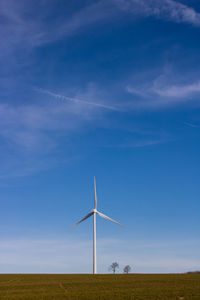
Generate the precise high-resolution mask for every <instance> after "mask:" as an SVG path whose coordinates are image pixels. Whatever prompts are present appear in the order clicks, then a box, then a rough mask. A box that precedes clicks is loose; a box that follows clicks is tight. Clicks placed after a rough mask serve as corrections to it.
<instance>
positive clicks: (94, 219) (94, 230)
mask: <svg viewBox="0 0 200 300" xmlns="http://www.w3.org/2000/svg"><path fill="white" fill-rule="evenodd" d="M91 211H92V212H91V213H89V214H88V215H87V216H85V217H84V218H83V219H82V220H80V221H79V222H78V223H76V224H75V225H74V226H73V227H72V228H71V229H73V228H74V227H76V226H77V225H79V224H80V223H81V222H83V221H85V220H86V219H88V218H89V217H91V216H92V215H93V274H96V273H97V257H96V214H98V215H99V216H100V217H102V218H104V219H107V220H109V221H111V222H114V223H116V224H118V225H120V226H123V225H121V224H120V223H118V222H117V221H115V220H113V219H111V218H109V217H107V216H106V215H104V214H102V213H100V212H99V211H98V210H97V193H96V182H95V177H94V209H91Z"/></svg>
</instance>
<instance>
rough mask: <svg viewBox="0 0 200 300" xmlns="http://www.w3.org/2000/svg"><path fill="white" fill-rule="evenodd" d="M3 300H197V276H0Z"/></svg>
mask: <svg viewBox="0 0 200 300" xmlns="http://www.w3.org/2000/svg"><path fill="white" fill-rule="evenodd" d="M0 299H2V300H22V299H23V300H25V299H26V300H33V299H34V300H64V299H77V300H78V299H80V300H83V299H85V300H86V299H94V300H95V299H96V300H97V299H98V300H103V299H127V300H128V299H134V300H190V299H192V300H200V274H168V275H159V274H158V275H138V274H136V275H134V274H130V275H95V276H93V275H0Z"/></svg>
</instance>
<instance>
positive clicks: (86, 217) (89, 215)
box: [71, 212, 93, 229]
mask: <svg viewBox="0 0 200 300" xmlns="http://www.w3.org/2000/svg"><path fill="white" fill-rule="evenodd" d="M92 215H93V212H91V213H89V214H88V215H87V216H85V217H84V218H83V219H82V220H80V221H79V222H78V223H76V224H75V225H74V226H73V227H72V228H71V229H73V228H74V227H76V226H77V225H79V224H80V223H81V222H83V221H85V220H86V219H88V218H89V217H91V216H92Z"/></svg>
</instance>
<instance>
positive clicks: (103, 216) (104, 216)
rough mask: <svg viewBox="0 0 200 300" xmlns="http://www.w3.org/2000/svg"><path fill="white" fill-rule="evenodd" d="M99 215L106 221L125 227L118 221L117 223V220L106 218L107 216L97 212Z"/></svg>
mask: <svg viewBox="0 0 200 300" xmlns="http://www.w3.org/2000/svg"><path fill="white" fill-rule="evenodd" d="M97 214H98V215H99V216H100V217H102V218H104V219H107V220H109V221H111V222H113V223H116V224H118V225H120V226H122V227H124V225H122V224H120V223H119V222H117V221H115V220H113V219H111V218H109V217H108V216H106V215H104V214H102V213H100V212H99V211H97Z"/></svg>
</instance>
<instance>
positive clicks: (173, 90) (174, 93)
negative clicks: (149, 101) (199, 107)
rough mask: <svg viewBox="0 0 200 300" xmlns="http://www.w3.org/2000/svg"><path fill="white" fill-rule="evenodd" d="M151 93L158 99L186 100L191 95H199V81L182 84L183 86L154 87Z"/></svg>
mask: <svg viewBox="0 0 200 300" xmlns="http://www.w3.org/2000/svg"><path fill="white" fill-rule="evenodd" d="M152 92H154V93H155V94H157V95H159V96H160V97H169V98H182V99H183V98H188V97H190V96H192V95H195V94H199V93H200V81H197V82H194V83H190V84H184V85H171V86H164V87H159V86H157V87H156V86H154V87H153V88H152Z"/></svg>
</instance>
